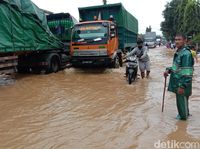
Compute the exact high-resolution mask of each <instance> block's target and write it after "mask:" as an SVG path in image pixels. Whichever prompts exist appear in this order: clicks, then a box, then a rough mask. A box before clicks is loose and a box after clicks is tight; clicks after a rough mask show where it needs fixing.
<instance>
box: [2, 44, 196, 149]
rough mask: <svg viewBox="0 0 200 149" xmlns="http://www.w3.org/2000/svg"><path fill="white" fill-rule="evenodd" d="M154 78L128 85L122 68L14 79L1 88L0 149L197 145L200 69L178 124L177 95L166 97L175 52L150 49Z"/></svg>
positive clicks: (76, 70)
mask: <svg viewBox="0 0 200 149" xmlns="http://www.w3.org/2000/svg"><path fill="white" fill-rule="evenodd" d="M149 54H150V58H151V70H152V72H151V77H150V78H149V79H143V80H142V79H138V80H137V81H136V82H134V83H133V84H132V85H128V83H127V82H126V80H125V78H124V77H123V75H124V68H120V69H101V70H91V69H90V70H82V69H74V68H70V69H66V70H64V71H60V72H58V73H56V74H49V75H17V76H16V79H15V81H11V82H12V83H11V84H10V85H3V86H0V122H1V123H0V138H1V139H0V149H135V148H138V149H147V148H148V149H151V148H156V146H155V143H157V142H158V141H159V140H160V141H163V142H167V141H168V140H176V141H180V142H181V141H190V142H199V143H200V120H199V119H200V110H199V109H200V92H199V90H200V86H199V83H200V69H199V67H200V66H199V64H196V65H195V72H194V79H193V95H192V96H191V98H190V111H191V114H192V116H191V117H190V118H189V119H188V121H178V120H176V119H175V117H176V115H177V110H176V103H175V95H174V94H171V93H169V92H166V99H165V109H164V112H163V113H161V103H162V92H163V83H164V78H163V76H162V74H163V71H164V70H165V67H167V66H170V65H171V62H172V55H173V52H172V51H169V50H167V49H165V48H164V47H161V48H156V49H150V52H149Z"/></svg>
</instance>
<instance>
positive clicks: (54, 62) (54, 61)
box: [45, 56, 60, 74]
mask: <svg viewBox="0 0 200 149" xmlns="http://www.w3.org/2000/svg"><path fill="white" fill-rule="evenodd" d="M59 68H60V61H59V58H58V56H52V57H51V58H50V59H49V66H48V67H47V68H46V70H45V73H46V74H49V73H51V72H54V73H56V72H58V71H59Z"/></svg>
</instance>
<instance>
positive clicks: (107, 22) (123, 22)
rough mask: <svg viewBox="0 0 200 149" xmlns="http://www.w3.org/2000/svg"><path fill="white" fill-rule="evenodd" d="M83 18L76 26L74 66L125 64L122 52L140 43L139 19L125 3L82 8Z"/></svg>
mask: <svg viewBox="0 0 200 149" xmlns="http://www.w3.org/2000/svg"><path fill="white" fill-rule="evenodd" d="M78 10H79V16H80V22H79V23H77V24H76V25H74V27H73V29H72V39H71V45H70V55H71V63H72V65H73V66H84V65H92V66H94V65H95V66H96V65H103V66H108V67H114V68H117V67H119V66H120V65H122V53H123V52H124V51H126V50H130V49H131V48H132V47H134V46H135V45H136V40H137V35H138V20H137V19H136V18H135V17H134V16H133V15H131V14H130V13H129V12H128V11H127V10H126V9H125V8H124V7H123V5H122V4H121V3H116V4H104V5H100V6H91V7H82V8H79V9H78Z"/></svg>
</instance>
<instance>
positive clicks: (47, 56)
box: [0, 0, 68, 73]
mask: <svg viewBox="0 0 200 149" xmlns="http://www.w3.org/2000/svg"><path fill="white" fill-rule="evenodd" d="M0 18H1V23H0V32H1V33H0V39H1V40H0V73H12V72H14V71H15V70H17V72H19V73H28V72H30V71H32V72H36V73H39V72H41V71H42V70H43V71H44V72H45V73H51V72H57V71H58V70H59V69H62V68H64V67H65V66H66V64H67V63H68V57H67V54H66V49H65V48H64V44H63V43H62V42H61V40H59V39H58V38H57V37H55V36H54V35H53V34H52V33H51V31H50V29H49V27H48V25H47V19H46V15H45V13H44V12H43V11H42V10H41V9H40V8H38V7H37V6H36V5H35V4H34V3H33V2H32V1H30V0H20V1H19V0H2V1H1V2H0Z"/></svg>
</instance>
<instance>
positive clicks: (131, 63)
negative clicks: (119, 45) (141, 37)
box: [125, 55, 138, 84]
mask: <svg viewBox="0 0 200 149" xmlns="http://www.w3.org/2000/svg"><path fill="white" fill-rule="evenodd" d="M125 63H126V78H127V81H128V83H129V84H131V83H132V82H133V81H135V80H136V78H137V72H138V58H137V57H136V56H135V55H134V56H129V57H127V58H126V60H125Z"/></svg>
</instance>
